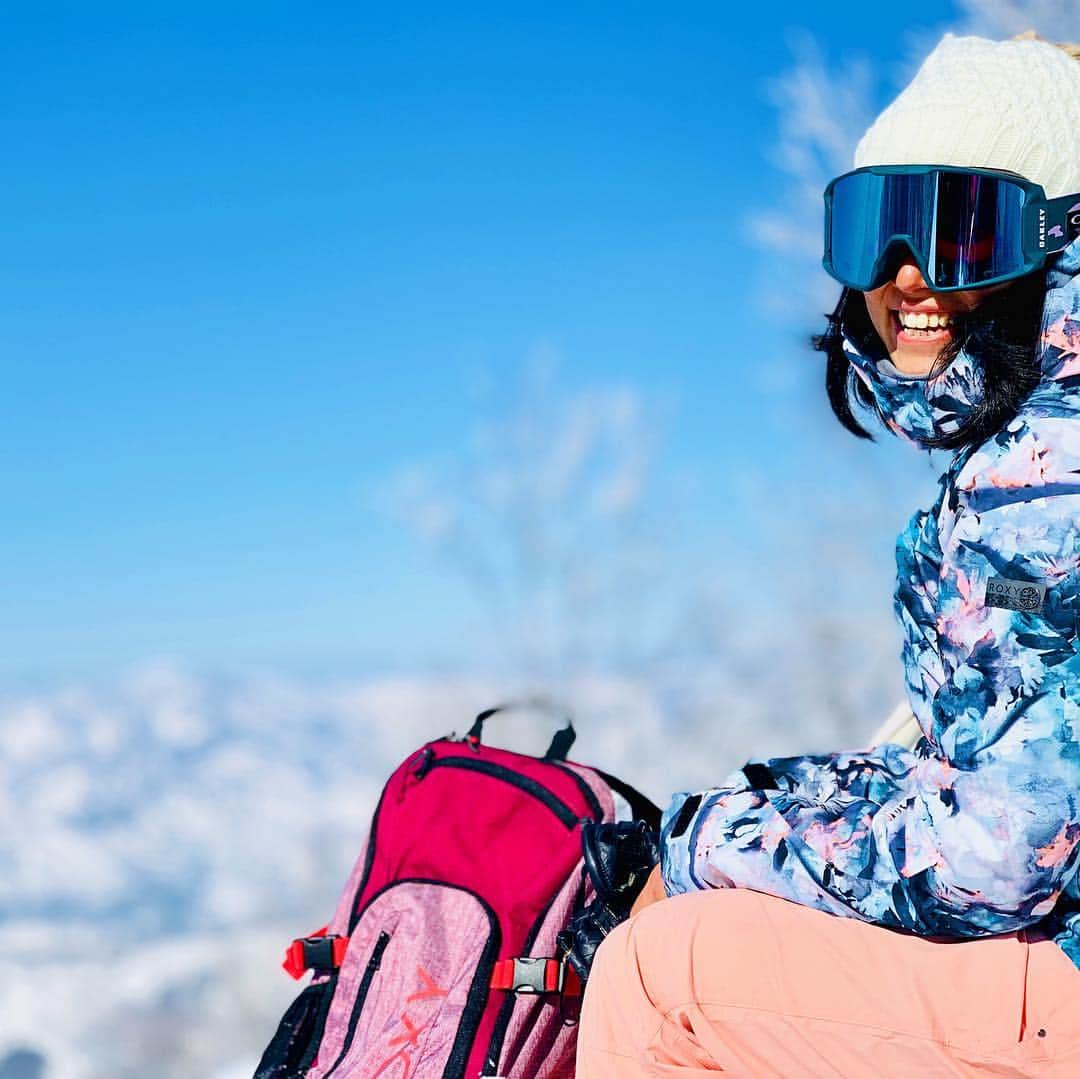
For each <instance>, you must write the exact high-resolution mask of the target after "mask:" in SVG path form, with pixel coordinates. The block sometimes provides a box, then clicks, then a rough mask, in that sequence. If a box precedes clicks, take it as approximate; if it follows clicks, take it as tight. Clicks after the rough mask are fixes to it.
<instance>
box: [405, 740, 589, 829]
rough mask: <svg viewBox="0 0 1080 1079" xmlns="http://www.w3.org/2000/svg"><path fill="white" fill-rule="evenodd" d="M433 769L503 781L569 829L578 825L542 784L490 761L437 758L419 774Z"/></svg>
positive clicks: (464, 758)
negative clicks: (479, 775)
mask: <svg viewBox="0 0 1080 1079" xmlns="http://www.w3.org/2000/svg"><path fill="white" fill-rule="evenodd" d="M432 768H465V769H468V770H469V771H470V772H482V773H483V774H484V775H489V776H492V777H493V778H495V779H501V780H502V781H503V782H504V783H509V784H510V785H511V786H512V787H517V788H518V790H522V791H524V792H525V793H526V794H531V795H532V796H533V797H534V798H535V799H536V800H537V801H539V802H542V803H543V804H544V805H546V806H547V807H548V809H550V810H551V812H552V813H554V814H555V816H556V817H558V818H559V820H560V821H562V823H563V824H564V825H565V827H566V828H567V829H571V828H573V827H574V826H575V825H576V824H577V823H578V817H577V814H575V813H574V811H573V810H572V809H571V808H570V807H569V806H568V805H567V804H566V803H565V802H564V801H562V800H561V799H560V798H556V797H555V795H554V794H552V793H551V791H549V790H548V789H547V788H546V787H544V786H543V785H542V784H540V783H537V781H536V780H535V779H530V778H529V777H528V776H523V775H519V774H518V773H517V772H515V771H514V770H513V769H511V768H504V767H503V766H502V765H500V764H492V763H491V762H490V761H483V760H479V759H477V758H473V757H436V758H435V759H434V760H431V761H429V762H427V766H426V767H425V768H424V769H423V771H422V772H418V773H417V774H418V776H420V777H423V776H424V775H427V773H428V772H429V771H431V769H432Z"/></svg>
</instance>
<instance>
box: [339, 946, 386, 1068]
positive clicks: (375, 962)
mask: <svg viewBox="0 0 1080 1079" xmlns="http://www.w3.org/2000/svg"><path fill="white" fill-rule="evenodd" d="M389 943H390V934H389V933H387V932H386V930H383V931H382V932H381V933H380V934H379V939H378V940H377V941H376V942H375V947H374V948H373V949H372V952H371V958H370V959H369V960H368V961H367V966H366V967H365V968H364V976H363V977H362V978H361V979H360V985H359V987H358V988H357V990H356V999H355V1000H354V1001H353V1006H352V1014H351V1015H350V1016H349V1029H348V1030H347V1031H346V1032H345V1041H344V1042H342V1045H341V1052H340V1053H338V1057H337V1060H335V1061H334V1063H333V1064H331V1065H330V1067H329V1068H328V1069H327V1071H326V1073H325V1076H329V1075H332V1074H333V1073H334V1072H335V1071H337V1069H338V1065H339V1064H340V1063H341V1062H342V1061H343V1060H344V1059H345V1057H346V1056H347V1055H348V1052H349V1049H350V1048H351V1047H352V1040H353V1035H355V1034H356V1024H357V1023H358V1022H359V1020H360V1013H361V1012H362V1011H363V1010H364V1001H365V1000H366V999H367V995H368V990H369V989H370V988H371V981H372V979H373V978H374V977H375V972H376V971H377V970H378V969H379V964H380V963H381V962H382V954H383V952H384V951H386V946H387V944H389ZM325 1076H324V1079H325Z"/></svg>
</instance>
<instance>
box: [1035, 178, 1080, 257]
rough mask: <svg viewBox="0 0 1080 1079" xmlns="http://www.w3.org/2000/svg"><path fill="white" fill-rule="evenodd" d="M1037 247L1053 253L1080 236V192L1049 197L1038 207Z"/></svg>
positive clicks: (1047, 252) (1049, 253) (1036, 221)
mask: <svg viewBox="0 0 1080 1079" xmlns="http://www.w3.org/2000/svg"><path fill="white" fill-rule="evenodd" d="M1034 224H1035V235H1034V241H1035V249H1036V250H1037V251H1040V252H1042V253H1043V254H1046V255H1052V254H1053V253H1054V252H1056V251H1061V250H1062V249H1063V248H1065V247H1068V246H1069V244H1070V243H1072V241H1073V240H1075V239H1076V237H1077V236H1080V193H1077V194H1075V195H1060V196H1058V198H1056V199H1047V200H1046V201H1045V202H1043V203H1039V204H1038V206H1037V207H1036V220H1035V222H1034Z"/></svg>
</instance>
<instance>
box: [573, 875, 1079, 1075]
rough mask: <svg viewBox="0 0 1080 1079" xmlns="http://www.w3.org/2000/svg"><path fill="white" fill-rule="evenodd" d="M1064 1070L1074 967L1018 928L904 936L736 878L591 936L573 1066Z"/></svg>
mask: <svg viewBox="0 0 1080 1079" xmlns="http://www.w3.org/2000/svg"><path fill="white" fill-rule="evenodd" d="M715 1072H726V1073H728V1074H729V1075H732V1076H755V1077H757V1076H783V1077H785V1079H792V1077H801V1076H815V1077H817V1076H828V1077H834V1076H857V1077H860V1079H861V1077H865V1076H884V1077H893V1076H897V1077H905V1079H906V1077H908V1076H919V1077H923V1076H995V1077H1003V1076H1027V1075H1045V1076H1054V1077H1057V1076H1073V1077H1076V1076H1080V970H1078V969H1077V968H1076V967H1075V966H1074V965H1073V964H1072V962H1070V960H1069V959H1068V957H1067V956H1066V955H1065V953H1064V952H1063V951H1062V950H1061V949H1060V948H1059V947H1058V945H1057V944H1055V943H1054V942H1053V941H1052V940H1050V939H1047V938H1045V937H1042V938H1039V937H1037V935H1036V934H1035V933H1034V931H1032V932H1031V933H1030V935H1029V933H1028V932H1027V931H1021V932H1019V933H1012V934H1008V935H1002V936H997V937H986V938H982V939H978V940H966V941H945V940H940V939H928V938H924V937H916V936H912V935H910V934H906V933H899V932H895V931H893V930H890V929H885V928H883V927H881V926H875V925H869V924H867V923H865V922H859V921H855V920H854V919H851V918H838V917H835V916H833V915H831V914H824V913H822V912H821V911H816V910H812V909H811V908H809V907H802V906H799V905H797V904H795V903H791V902H788V901H787V900H785V899H777V898H775V897H773V896H769V895H763V894H761V893H759V892H753V891H749V890H747V889H742V888H731V889H718V890H715V891H702V892H692V893H690V894H688V895H679V896H674V897H672V898H670V899H666V900H662V901H661V902H659V903H655V904H653V905H652V906H649V907H646V908H645V909H644V910H642V911H640V912H639V913H638V914H636V915H635V916H634V917H633V918H631V919H630V920H629V921H627V922H624V923H623V924H622V925H620V926H619V927H618V928H617V929H616V930H615V931H614V932H613V933H612V934H611V935H610V936H609V937H608V938H607V940H605V941H604V943H603V944H602V945H601V947H600V949H599V950H598V952H597V953H596V958H595V961H594V965H593V968H592V971H591V973H590V976H589V981H588V986H587V989H586V993H585V998H584V1001H583V1002H582V1011H581V1026H580V1029H579V1032H578V1066H577V1079H615V1077H619V1079H634V1077H635V1076H646V1075H647V1076H695V1075H700V1076H704V1075H706V1074H713V1073H715Z"/></svg>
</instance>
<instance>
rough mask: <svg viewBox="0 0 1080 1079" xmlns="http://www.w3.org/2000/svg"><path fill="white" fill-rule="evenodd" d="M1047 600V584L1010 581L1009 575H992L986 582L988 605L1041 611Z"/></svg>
mask: <svg viewBox="0 0 1080 1079" xmlns="http://www.w3.org/2000/svg"><path fill="white" fill-rule="evenodd" d="M1045 600H1046V585H1044V584H1036V583H1035V582H1034V581H1010V580H1009V578H1008V577H991V578H990V580H988V581H987V582H986V597H985V600H984V602H985V603H986V606H987V607H1004V608H1006V609H1007V610H1010V611H1025V612H1028V613H1031V612H1033V611H1041V610H1042V608H1043V603H1044V602H1045Z"/></svg>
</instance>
